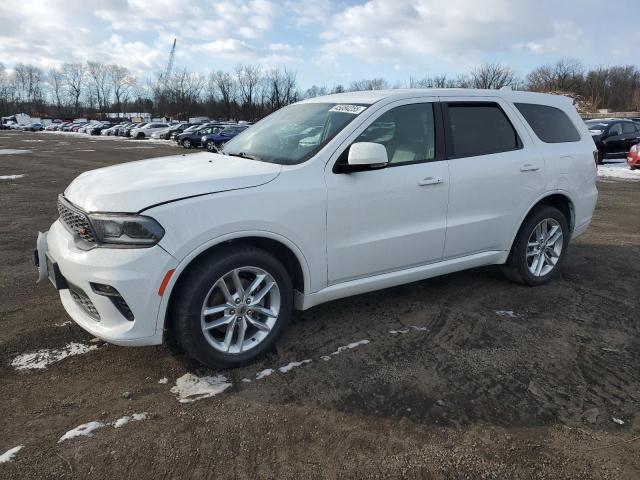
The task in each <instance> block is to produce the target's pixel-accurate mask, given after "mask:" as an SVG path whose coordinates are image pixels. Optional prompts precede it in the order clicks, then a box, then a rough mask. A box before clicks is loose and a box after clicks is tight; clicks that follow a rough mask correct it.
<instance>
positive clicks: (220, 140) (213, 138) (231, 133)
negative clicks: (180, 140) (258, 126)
mask: <svg viewBox="0 0 640 480" xmlns="http://www.w3.org/2000/svg"><path fill="white" fill-rule="evenodd" d="M247 128H249V125H233V126H227V127H224V128H222V129H221V130H220V131H219V132H215V133H209V134H207V135H203V136H202V138H201V139H200V144H201V145H204V147H205V148H206V149H207V150H209V151H210V152H216V151H218V150H219V149H220V147H222V146H223V145H224V144H225V143H227V142H228V141H229V140H231V139H232V138H233V137H235V136H236V135H238V134H240V133H242V132H244V131H245V130H246V129H247Z"/></svg>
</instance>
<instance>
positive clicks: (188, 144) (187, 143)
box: [182, 138, 191, 148]
mask: <svg viewBox="0 0 640 480" xmlns="http://www.w3.org/2000/svg"><path fill="white" fill-rule="evenodd" d="M182 146H183V147H184V148H191V140H189V139H188V138H185V139H184V140H182Z"/></svg>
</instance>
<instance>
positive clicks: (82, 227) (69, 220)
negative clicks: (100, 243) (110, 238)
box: [58, 196, 96, 244]
mask: <svg viewBox="0 0 640 480" xmlns="http://www.w3.org/2000/svg"><path fill="white" fill-rule="evenodd" d="M58 215H60V221H61V222H62V223H64V224H65V225H66V226H67V228H69V229H70V230H71V231H72V232H74V233H76V234H77V235H78V236H79V237H80V238H81V239H82V240H84V241H85V242H87V243H91V244H95V243H96V239H95V237H94V236H93V230H92V229H91V225H90V224H89V220H88V219H87V216H86V215H85V214H84V213H82V212H80V211H79V210H77V209H74V208H73V207H71V205H70V204H69V203H68V202H67V201H65V200H64V199H63V198H62V196H60V197H58Z"/></svg>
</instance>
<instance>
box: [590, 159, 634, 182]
mask: <svg viewBox="0 0 640 480" xmlns="http://www.w3.org/2000/svg"><path fill="white" fill-rule="evenodd" d="M598 177H602V178H614V179H622V180H640V170H638V169H636V170H631V169H630V168H629V166H628V165H627V162H626V161H625V160H623V161H621V162H616V163H606V164H604V165H598Z"/></svg>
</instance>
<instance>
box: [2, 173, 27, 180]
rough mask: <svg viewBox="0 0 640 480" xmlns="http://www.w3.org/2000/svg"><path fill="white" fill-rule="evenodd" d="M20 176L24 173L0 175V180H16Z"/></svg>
mask: <svg viewBox="0 0 640 480" xmlns="http://www.w3.org/2000/svg"><path fill="white" fill-rule="evenodd" d="M22 177H24V173H21V174H20V175H0V180H17V179H18V178H22Z"/></svg>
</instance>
